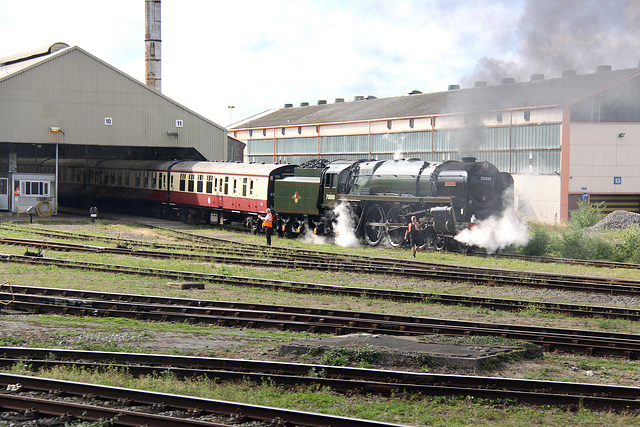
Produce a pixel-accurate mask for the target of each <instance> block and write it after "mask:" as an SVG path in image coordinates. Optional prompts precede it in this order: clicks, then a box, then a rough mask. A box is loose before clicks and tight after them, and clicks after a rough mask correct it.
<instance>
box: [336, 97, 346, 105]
mask: <svg viewBox="0 0 640 427" xmlns="http://www.w3.org/2000/svg"><path fill="white" fill-rule="evenodd" d="M340 102H344V98H336V104H338V103H340Z"/></svg>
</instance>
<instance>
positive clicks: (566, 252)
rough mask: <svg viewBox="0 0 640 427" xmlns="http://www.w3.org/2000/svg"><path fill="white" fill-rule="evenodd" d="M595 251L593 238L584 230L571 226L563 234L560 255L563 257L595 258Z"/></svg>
mask: <svg viewBox="0 0 640 427" xmlns="http://www.w3.org/2000/svg"><path fill="white" fill-rule="evenodd" d="M595 253H596V251H595V248H594V245H593V241H592V239H591V238H590V237H589V236H586V235H585V234H584V233H583V232H582V230H579V229H576V228H569V229H568V230H567V231H566V232H565V233H564V234H563V235H562V244H561V246H560V256H562V257H563V258H572V259H593V258H595Z"/></svg>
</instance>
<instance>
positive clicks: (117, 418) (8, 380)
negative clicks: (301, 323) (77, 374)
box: [0, 373, 395, 427]
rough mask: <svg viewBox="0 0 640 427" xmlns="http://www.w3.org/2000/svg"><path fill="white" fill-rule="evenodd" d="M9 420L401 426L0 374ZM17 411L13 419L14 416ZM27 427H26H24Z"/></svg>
mask: <svg viewBox="0 0 640 427" xmlns="http://www.w3.org/2000/svg"><path fill="white" fill-rule="evenodd" d="M0 387H2V388H3V389H4V390H7V391H5V392H3V393H0V406H1V407H2V410H3V414H2V415H3V418H4V419H5V420H7V419H8V420H11V418H13V419H15V420H16V421H18V422H24V421H27V422H28V421H31V422H32V423H33V424H29V425H73V424H74V423H77V422H80V421H93V422H99V423H101V424H100V425H114V426H163V427H174V426H175V427H184V426H219V427H222V426H235V427H242V426H257V427H260V426H264V427H267V426H286V425H299V426H309V427H312V426H313V427H319V426H329V425H330V426H337V427H375V426H380V427H382V426H395V424H388V423H382V422H376V421H367V420H361V419H355V418H347V417H341V416H335V415H323V414H314V413H310V412H303V411H295V410H287V409H281V408H272V407H267V406H258V405H249V404H244V403H238V402H228V401H223V400H214V399H204V398H197V397H187V396H179V395H175V394H166V393H155V392H149V391H142V390H133V389H126V388H118V387H108V386H101V385H95V384H85V383H78V382H72V381H61V380H53V379H46V378H38V377H30V376H25V375H9V374H2V373H0ZM10 411H12V412H13V414H12V413H11V412H10ZM20 425H22V424H20Z"/></svg>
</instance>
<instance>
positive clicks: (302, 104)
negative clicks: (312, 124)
mask: <svg viewBox="0 0 640 427" xmlns="http://www.w3.org/2000/svg"><path fill="white" fill-rule="evenodd" d="M300 106H301V107H308V106H309V103H308V102H301V103H300Z"/></svg>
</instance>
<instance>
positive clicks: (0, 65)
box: [0, 42, 69, 76]
mask: <svg viewBox="0 0 640 427" xmlns="http://www.w3.org/2000/svg"><path fill="white" fill-rule="evenodd" d="M68 47H69V45H68V44H66V43H62V42H58V43H54V44H52V45H47V46H43V47H40V48H37V49H33V50H30V51H27V52H22V53H18V54H15V55H11V56H6V57H4V58H0V76H2V75H8V74H11V73H14V72H16V71H20V70H22V69H24V68H27V67H29V66H31V65H33V64H35V63H38V62H40V61H42V60H43V59H46V57H47V56H49V55H51V54H53V53H56V52H57V51H59V50H63V49H67V48H68Z"/></svg>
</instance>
